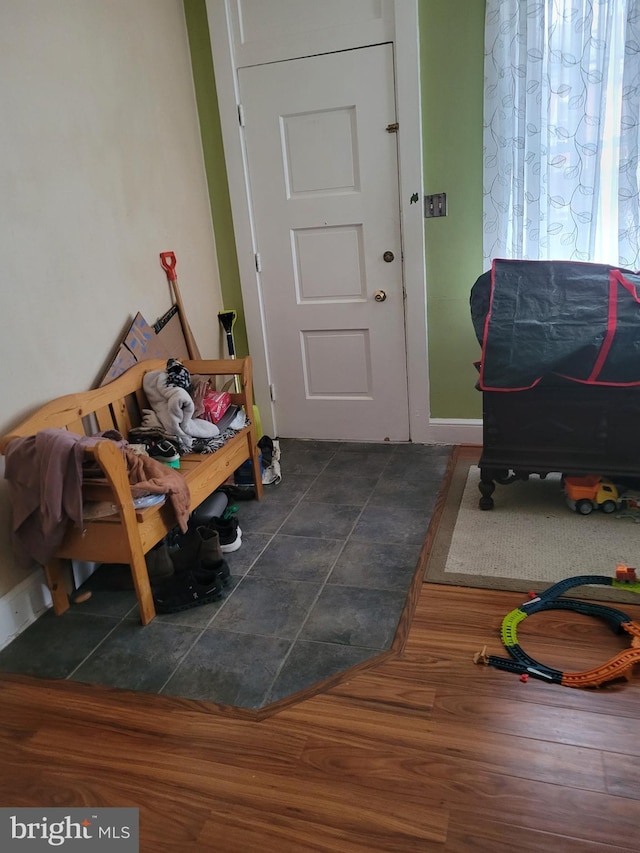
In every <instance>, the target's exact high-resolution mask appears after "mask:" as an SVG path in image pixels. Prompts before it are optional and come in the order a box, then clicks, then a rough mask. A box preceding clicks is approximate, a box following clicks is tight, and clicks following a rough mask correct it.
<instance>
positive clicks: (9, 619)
mask: <svg viewBox="0 0 640 853" xmlns="http://www.w3.org/2000/svg"><path fill="white" fill-rule="evenodd" d="M50 607H51V593H50V592H49V588H48V587H47V582H46V580H45V576H44V569H37V570H36V571H34V572H33V573H32V574H30V575H29V577H27V578H25V579H24V580H23V581H20V583H19V584H17V585H16V586H14V587H13V589H10V590H9V592H7V593H5V595H3V596H2V597H0V649H4V647H5V646H8V645H9V643H10V642H11V641H12V640H15V638H16V637H17V636H18V634H21V633H22V632H23V631H24V630H25V628H28V627H29V625H31V623H32V622H35V621H36V619H37V618H38V616H41V615H42V614H43V613H44V611H45V610H48V609H49V608H50Z"/></svg>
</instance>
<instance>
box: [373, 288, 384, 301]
mask: <svg viewBox="0 0 640 853" xmlns="http://www.w3.org/2000/svg"><path fill="white" fill-rule="evenodd" d="M373 298H374V299H375V300H376V302H384V300H385V299H386V298H387V294H386V293H385V292H384V290H376V292H375V293H374V294H373Z"/></svg>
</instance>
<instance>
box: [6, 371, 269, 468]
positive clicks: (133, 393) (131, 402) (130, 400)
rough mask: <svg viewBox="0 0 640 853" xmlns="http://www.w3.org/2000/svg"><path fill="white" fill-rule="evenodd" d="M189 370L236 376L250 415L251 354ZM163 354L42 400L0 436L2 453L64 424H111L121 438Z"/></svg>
mask: <svg viewBox="0 0 640 853" xmlns="http://www.w3.org/2000/svg"><path fill="white" fill-rule="evenodd" d="M183 363H184V366H185V367H186V368H187V370H188V371H189V372H190V373H191V374H192V375H204V376H234V375H236V376H239V377H240V382H239V383H238V384H239V386H240V390H238V391H236V392H235V393H232V394H231V400H232V402H233V403H235V404H236V405H240V406H244V407H245V411H246V412H247V414H248V415H249V416H250V415H251V409H252V406H253V397H252V387H251V378H252V373H251V359H250V357H246V358H239V359H233V360H231V359H208V360H207V359H203V360H197V361H196V360H188V361H184V362H183ZM165 367H166V360H164V359H149V360H147V361H141V362H139V363H138V364H135V365H134V366H133V367H130V368H129V370H127V371H126V372H125V373H123V374H122V376H119V377H118V378H117V379H114V380H113V381H112V382H110V383H109V384H108V385H104V386H103V387H101V388H95V389H94V390H91V391H83V392H80V393H78V394H68V395H66V396H64V397H58V398H57V399H55V400H51V402H49V403H45V405H44V406H42V407H40V408H39V409H38V410H37V411H36V412H34V413H33V414H32V415H31V416H30V417H28V418H27V419H26V420H24V421H22V422H21V423H19V424H18V425H17V426H15V427H14V428H13V429H12V430H10V432H9V433H8V434H7V435H5V436H3V437H2V438H0V453H2V454H4V453H5V452H6V448H7V447H8V445H9V442H10V441H12V440H13V439H14V438H18V437H24V436H28V435H35V434H36V433H37V432H39V431H40V430H43V429H52V428H53V429H67V430H69V431H70V432H75V433H77V434H78V435H95V434H96V433H98V432H105V431H106V430H109V429H116V430H118V432H120V433H121V435H123V436H124V437H125V438H126V436H127V434H128V432H129V430H130V429H131V428H132V427H135V426H139V424H140V422H141V418H142V410H143V409H144V408H149V404H148V402H147V400H146V397H145V394H144V391H143V390H142V379H143V377H144V374H145V373H147V371H149V370H164V368H165Z"/></svg>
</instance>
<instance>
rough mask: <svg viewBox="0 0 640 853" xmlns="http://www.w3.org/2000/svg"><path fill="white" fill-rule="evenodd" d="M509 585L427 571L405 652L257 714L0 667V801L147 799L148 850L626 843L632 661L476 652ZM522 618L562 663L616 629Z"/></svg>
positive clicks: (635, 796)
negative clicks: (610, 671)
mask: <svg viewBox="0 0 640 853" xmlns="http://www.w3.org/2000/svg"><path fill="white" fill-rule="evenodd" d="M521 602H522V595H521V594H517V593H516V594H514V593H499V592H490V591H486V590H466V589H458V588H454V587H444V586H424V587H423V588H422V591H421V594H420V600H419V603H418V606H417V611H416V614H415V617H414V620H413V623H412V626H411V630H410V633H409V638H408V642H407V645H406V648H405V651H404V653H403V654H402V655H401V656H398V657H395V658H394V659H390V660H386V661H384V662H383V663H382V664H379V665H378V666H377V667H375V668H373V669H369V670H366V671H362V672H360V673H358V674H357V675H355V676H353V677H351V678H350V679H349V680H347V681H345V682H343V683H341V684H339V685H337V686H334V687H332V688H331V689H330V690H329V691H328V692H325V693H323V694H320V695H317V696H314V697H312V698H308V699H306V700H305V701H303V702H301V703H300V704H297V705H295V706H292V707H289V708H285V709H284V710H281V711H279V712H278V713H276V714H274V715H272V716H270V717H267V718H265V719H262V720H260V721H256V720H250V719H241V718H237V719H236V718H232V717H229V716H228V715H223V714H221V713H219V712H216V711H213V712H212V711H211V709H210V708H206V707H204V706H203V707H198V706H197V705H194V704H193V703H187V702H185V703H181V702H180V701H174V700H167V699H163V698H161V697H153V696H140V695H135V694H127V693H118V692H116V691H108V690H104V689H97V688H91V687H88V686H86V685H84V686H83V685H73V684H68V683H49V682H31V681H29V680H28V679H24V678H21V677H5V678H1V679H0V722H1V726H0V731H1V734H0V738H1V747H0V762H1V766H2V773H1V774H0V789H1V796H0V801H1V804H2V805H3V806H29V805H34V806H35V805H38V806H47V805H48V806H116V805H118V806H139V808H140V823H141V838H142V841H141V850H142V851H145V853H147V851H148V853H162V851H175V850H181V851H182V850H184V851H187V853H191V851H193V853H200V851H203V853H204V851H216V853H254V851H255V853H288V852H289V851H292V853H298V851H300V853H303V851H336V853H338V851H339V853H356V851H358V853H360V851H362V853H364V851H443V853H445V851H446V853H482V851H487V853H496V851H502V850H504V851H507V850H508V851H514V850H517V851H525V853H528V851H545V853H549V851H561V853H595V851H609V853H614V851H617V850H633V851H637V850H638V849H640V840H639V831H640V802H639V800H640V737H639V736H638V719H639V717H640V672H639V673H638V674H637V676H636V678H634V679H632V680H631V681H630V682H624V683H621V684H616V685H613V686H609V687H607V688H603V689H600V690H594V691H585V690H572V689H570V688H566V687H560V686H555V685H550V684H546V683H542V682H540V681H532V680H529V681H528V682H527V683H523V682H521V681H520V680H519V678H518V677H517V676H514V675H510V674H507V673H504V672H500V671H498V670H495V669H492V668H489V667H484V666H476V665H474V664H473V662H472V656H473V654H474V652H476V651H479V650H480V649H481V648H482V646H483V645H485V644H487V645H488V650H487V651H488V652H489V653H494V654H502V646H501V643H500V641H499V633H498V632H499V626H500V623H501V620H502V617H503V616H504V615H505V614H506V613H507V612H508V611H509V610H511V609H512V608H513V607H516V606H518V605H519V604H520V603H521ZM622 609H625V610H627V611H628V612H629V613H630V614H631V615H632V616H633V617H634V618H636V619H639V620H640V609H639V608H637V607H634V608H629V607H624V608H622ZM518 636H519V639H520V642H521V644H522V645H523V646H524V647H525V648H526V649H527V651H529V652H530V653H531V654H533V655H534V656H537V657H538V658H539V659H540V660H541V661H542V662H543V663H546V664H549V665H554V666H557V667H559V668H561V669H566V670H569V669H582V668H587V667H590V666H593V665H594V664H597V663H599V662H601V661H603V660H605V659H606V658H608V657H610V656H611V655H612V654H613V653H614V652H615V651H617V650H619V649H621V648H624V647H626V645H627V640H626V638H624V637H618V636H615V635H613V634H612V633H611V632H610V631H609V629H608V628H606V627H605V626H602V625H600V624H599V623H597V622H595V621H594V620H591V619H588V618H585V617H579V616H577V615H575V614H571V613H568V614H561V613H559V612H551V613H541V614H539V615H537V616H535V617H531V618H530V619H527V620H525V622H523V623H522V624H521V625H520V626H519V628H518Z"/></svg>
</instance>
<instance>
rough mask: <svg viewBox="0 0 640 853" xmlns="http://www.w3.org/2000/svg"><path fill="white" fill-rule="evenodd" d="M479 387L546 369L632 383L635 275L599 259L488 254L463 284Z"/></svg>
mask: <svg viewBox="0 0 640 853" xmlns="http://www.w3.org/2000/svg"><path fill="white" fill-rule="evenodd" d="M470 301H471V316H472V320H473V325H474V329H475V332H476V336H477V338H478V341H479V342H480V344H481V345H482V361H481V364H480V381H479V387H480V389H481V390H483V391H518V390H524V389H526V388H531V387H533V386H534V385H536V384H537V383H538V382H540V380H541V379H543V378H545V377H548V376H560V377H562V378H563V379H569V380H573V381H575V382H583V383H587V384H591V385H620V386H631V385H640V275H639V274H638V273H634V272H631V271H630V270H624V269H618V268H616V267H611V266H607V265H605V264H591V263H579V262H574V261H522V260H495V261H494V262H493V266H492V269H491V272H490V273H484V274H483V275H482V276H480V278H479V279H478V280H477V281H476V283H475V284H474V286H473V288H472V290H471V300H470Z"/></svg>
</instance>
